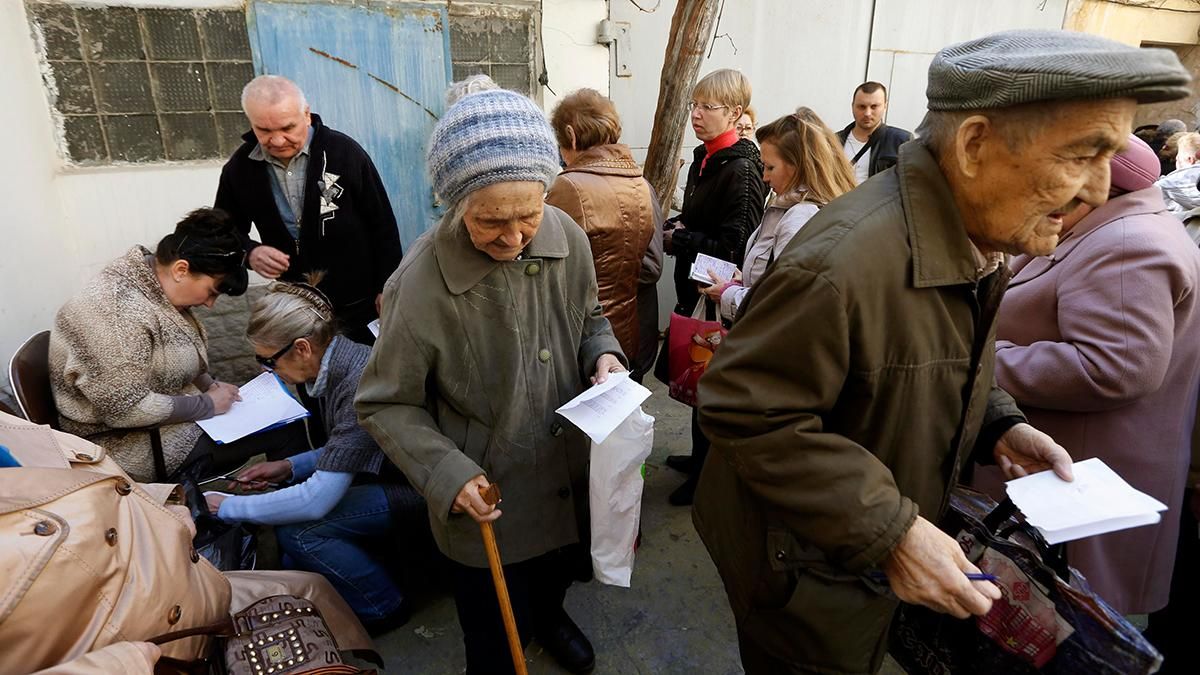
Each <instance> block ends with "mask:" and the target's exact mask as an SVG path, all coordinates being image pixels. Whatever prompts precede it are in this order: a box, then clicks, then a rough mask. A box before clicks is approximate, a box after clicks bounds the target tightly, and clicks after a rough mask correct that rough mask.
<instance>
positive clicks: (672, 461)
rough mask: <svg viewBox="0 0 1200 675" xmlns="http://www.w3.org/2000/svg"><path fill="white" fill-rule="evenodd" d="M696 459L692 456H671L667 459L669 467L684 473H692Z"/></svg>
mask: <svg viewBox="0 0 1200 675" xmlns="http://www.w3.org/2000/svg"><path fill="white" fill-rule="evenodd" d="M693 464H695V458H693V457H692V456H691V455H671V456H670V457H667V466H669V467H671V468H672V469H675V470H676V471H679V472H682V473H691V472H692V465H693Z"/></svg>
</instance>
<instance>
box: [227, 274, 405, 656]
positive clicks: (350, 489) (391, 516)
mask: <svg viewBox="0 0 1200 675" xmlns="http://www.w3.org/2000/svg"><path fill="white" fill-rule="evenodd" d="M310 280H311V281H319V278H310ZM246 337H247V338H249V340H250V342H251V344H252V346H253V347H254V358H255V359H257V360H258V362H259V364H260V365H262V367H263V368H265V369H266V370H269V371H271V372H273V373H275V374H276V375H278V376H279V377H280V378H281V379H283V380H284V381H285V382H287V383H288V384H292V385H296V386H302V387H305V388H306V389H307V391H308V394H309V395H310V396H311V397H313V398H314V399H316V400H318V401H319V402H320V414H321V422H322V424H323V426H324V428H325V432H326V434H327V435H328V440H327V441H326V443H325V445H324V446H323V447H321V448H318V449H316V450H311V451H308V452H304V453H301V454H299V455H295V456H293V457H289V458H287V459H283V460H279V461H274V462H263V463H261V464H256V465H254V466H252V467H250V468H248V469H246V470H245V471H243V472H242V473H241V475H239V476H238V480H240V481H244V482H247V483H250V484H252V485H253V484H259V485H261V484H264V483H276V484H280V483H286V484H288V485H287V487H284V488H283V489H280V490H278V491H275V492H270V493H266V494H257V495H245V496H232V497H223V496H221V495H218V494H216V493H213V494H210V495H209V496H208V503H209V508H210V510H212V511H213V512H214V513H216V514H217V516H218V517H220V518H221V519H222V520H226V521H235V522H251V523H259V524H263V525H278V526H281V527H277V528H276V530H275V532H276V535H277V538H278V540H279V547H280V549H282V551H283V552H284V553H285V554H286V555H287V557H288V558H289V559H290V561H291V564H293V565H295V566H297V567H299V568H300V569H303V570H306V571H310V572H319V573H321V574H323V575H324V576H325V577H326V578H327V579H329V581H330V583H332V584H333V587H334V588H336V589H337V590H338V592H339V593H340V594H341V595H342V597H343V598H345V600H346V602H347V604H349V605H350V607H351V609H353V610H354V613H355V614H357V615H358V617H359V618H360V619H361V620H362V621H363V623H364V624H365V625H366V626H367V628H368V630H371V631H372V632H381V631H383V630H386V629H388V628H392V627H395V626H398V625H400V624H403V623H404V622H405V621H407V620H408V612H409V610H408V606H407V603H406V602H405V598H404V594H403V593H402V592H401V590H400V588H399V587H398V586H397V584H396V583H395V581H393V579H392V578H391V575H389V574H388V572H387V570H386V569H385V568H384V566H383V565H382V564H381V563H380V562H379V561H378V560H376V559H375V558H374V556H372V555H371V553H370V552H369V551H368V550H367V543H368V541H369V540H370V539H372V538H378V537H381V536H385V535H388V534H389V533H391V532H392V531H393V530H394V528H395V526H396V525H397V524H398V521H400V520H401V519H402V518H403V521H404V522H405V523H408V522H412V523H417V524H419V523H422V522H423V520H424V515H425V507H424V502H423V501H422V500H421V498H420V497H419V496H418V495H417V494H416V492H415V491H414V490H413V489H412V487H411V486H409V485H408V484H407V482H406V481H405V480H404V479H403V477H402V476H401V475H400V473H399V471H397V470H395V469H394V468H393V467H392V465H391V463H390V462H388V461H387V459H386V458H385V457H384V455H383V451H382V450H380V449H379V445H378V444H376V442H375V440H374V439H373V438H371V435H370V434H368V433H367V432H366V431H365V430H364V429H363V428H362V427H360V426H359V425H358V417H357V414H356V413H355V411H354V394H355V392H356V391H357V390H358V381H359V378H360V377H361V376H362V372H363V369H364V368H365V367H366V365H367V359H368V358H369V357H370V356H371V349H370V348H369V347H367V346H366V345H361V344H358V343H357V342H352V341H351V340H350V339H349V338H348V337H345V336H343V335H338V333H337V326H336V324H335V321H334V318H333V305H332V304H331V303H330V301H329V299H328V298H327V297H325V295H324V294H323V293H321V291H319V290H317V289H316V287H315V286H314V285H310V284H306V283H283V282H275V283H272V284H271V285H270V286H269V287H268V290H267V294H266V295H264V296H263V297H262V298H260V299H259V300H258V301H257V302H256V303H255V304H254V307H253V309H252V311H251V314H250V323H249V326H248V327H247V329H246ZM409 514H413V515H417V517H415V518H408V517H406V516H408V515H409Z"/></svg>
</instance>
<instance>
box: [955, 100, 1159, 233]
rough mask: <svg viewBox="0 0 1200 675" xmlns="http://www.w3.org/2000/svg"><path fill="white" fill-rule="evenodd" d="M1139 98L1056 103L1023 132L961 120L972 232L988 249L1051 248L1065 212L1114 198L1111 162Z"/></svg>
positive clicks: (962, 203) (959, 189) (962, 182)
mask: <svg viewBox="0 0 1200 675" xmlns="http://www.w3.org/2000/svg"><path fill="white" fill-rule="evenodd" d="M1135 107H1136V103H1135V102H1134V101H1133V100H1132V99H1108V100H1100V101H1073V102H1069V103H1060V104H1055V108H1054V110H1052V111H1047V112H1048V113H1052V114H1047V115H1045V116H1043V117H1041V118H1039V120H1040V124H1034V126H1035V127H1037V128H1029V129H1025V130H1024V131H1027V132H1028V134H1027V137H1026V138H1024V139H1017V140H1015V141H1014V140H1013V139H1012V138H1009V139H1006V138H1005V137H1004V134H1003V133H999V132H998V129H997V128H996V127H995V126H991V127H990V128H986V127H987V126H988V125H987V124H984V125H983V126H984V127H985V128H982V129H981V130H978V132H977V133H976V134H975V135H974V138H972V134H971V133H970V132H969V131H968V132H965V131H964V129H968V128H969V127H970V124H971V120H972V119H977V118H978V116H976V117H972V118H969V119H968V120H967V121H966V122H964V123H963V125H962V126H960V127H959V135H958V143H957V146H956V152H957V163H958V167H959V169H960V170H962V171H963V173H964V174H973V175H963V174H960V175H959V176H958V178H957V180H954V181H952V182H955V183H957V185H955V186H954V189H955V193H956V194H955V197H956V198H957V200H958V202H959V207H960V211H961V212H962V217H963V220H964V222H965V223H966V227H967V233H968V234H969V235H970V237H971V239H972V241H974V242H975V245H976V246H978V247H979V248H980V249H981V250H984V251H985V252H987V251H1003V252H1005V253H1012V254H1017V253H1026V254H1030V255H1048V254H1049V253H1051V252H1052V251H1054V247H1055V246H1057V245H1058V237H1059V234H1060V233H1061V232H1062V230H1063V225H1064V218H1066V217H1067V216H1068V214H1070V213H1071V212H1072V211H1074V210H1075V209H1076V208H1078V207H1079V205H1080V204H1089V205H1091V206H1092V207H1097V206H1100V205H1101V204H1103V203H1104V202H1105V201H1107V200H1108V187H1109V179H1110V174H1109V162H1110V161H1111V160H1112V156H1113V154H1115V153H1116V152H1118V151H1119V150H1121V149H1122V148H1123V147H1124V146H1125V143H1126V140H1127V138H1128V136H1129V129H1130V127H1131V125H1132V122H1133V114H1134V109H1135Z"/></svg>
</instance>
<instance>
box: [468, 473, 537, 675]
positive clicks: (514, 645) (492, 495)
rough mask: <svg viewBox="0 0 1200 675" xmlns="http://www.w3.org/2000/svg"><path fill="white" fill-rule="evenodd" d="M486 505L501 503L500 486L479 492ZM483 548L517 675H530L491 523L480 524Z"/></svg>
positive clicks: (493, 486) (494, 485)
mask: <svg viewBox="0 0 1200 675" xmlns="http://www.w3.org/2000/svg"><path fill="white" fill-rule="evenodd" d="M479 496H480V497H483V501H484V503H486V504H490V505H492V506H495V505H496V504H499V503H500V486H498V485H496V484H495V483H492V484H491V485H489V486H487V487H486V488H484V489H483V490H481V491H480V492H479ZM479 530H480V532H481V533H482V534H483V548H484V550H486V551H487V559H488V567H490V568H492V583H493V584H494V585H495V586H496V599H497V600H498V601H499V602H500V615H501V616H502V617H503V618H504V632H505V634H507V635H508V651H509V652H511V653H512V660H513V668H514V669H516V671H517V675H528V673H529V671H528V670H527V669H526V668H525V648H524V647H522V646H521V635H520V634H519V633H518V632H517V619H516V617H514V616H513V611H512V602H510V601H509V599H508V584H506V583H504V568H503V567H501V566H500V549H499V548H498V547H497V546H496V532H495V530H493V529H492V524H491V523H480V524H479Z"/></svg>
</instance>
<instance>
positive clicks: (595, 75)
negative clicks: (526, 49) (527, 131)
mask: <svg viewBox="0 0 1200 675" xmlns="http://www.w3.org/2000/svg"><path fill="white" fill-rule="evenodd" d="M606 18H608V3H607V2H605V0H544V2H543V3H542V50H543V53H544V54H545V56H546V71H547V72H548V73H549V77H550V82H549V84H550V86H549V88H547V87H542V103H543V106H544V108H545V110H546V112H547V113H549V112H551V111H553V110H554V106H555V105H557V104H558V101H559V100H560V99H561V98H562V97H563V96H565V95H566V94H569V93H570V92H572V91H575V90H576V89H580V88H582V87H590V88H592V89H595V90H596V91H599V92H600V93H601V94H604V95H605V96H607V95H608V93H609V90H608V67H609V55H608V48H607V47H605V46H603V45H598V44H596V29H597V27H598V26H599V25H600V22H601V21H604V20H605V19H606ZM660 58H661V57H660ZM551 89H553V92H552V91H550V90H551Z"/></svg>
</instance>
